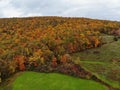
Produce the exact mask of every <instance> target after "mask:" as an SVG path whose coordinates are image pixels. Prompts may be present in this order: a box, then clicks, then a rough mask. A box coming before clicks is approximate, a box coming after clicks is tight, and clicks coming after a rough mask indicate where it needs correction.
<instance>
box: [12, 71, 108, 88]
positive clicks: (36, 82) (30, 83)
mask: <svg viewBox="0 0 120 90" xmlns="http://www.w3.org/2000/svg"><path fill="white" fill-rule="evenodd" d="M12 90H108V88H107V87H106V86H104V85H101V84H100V83H98V82H95V81H92V80H84V79H80V78H75V77H71V76H67V75H63V74H58V73H36V72H23V73H22V74H21V75H20V76H19V77H17V78H16V80H15V81H14V82H13V84H12Z"/></svg>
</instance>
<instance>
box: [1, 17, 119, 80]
mask: <svg viewBox="0 0 120 90" xmlns="http://www.w3.org/2000/svg"><path fill="white" fill-rule="evenodd" d="M119 28H120V23H119V22H115V21H114V22H112V21H106V20H93V19H87V18H62V17H31V18H7V19H6V18H3V19H0V73H1V78H2V79H3V80H4V79H5V78H7V77H9V76H10V75H11V74H13V73H15V72H17V71H24V70H34V68H35V67H41V66H42V65H48V66H49V65H50V66H51V67H53V68H55V67H57V66H58V65H60V64H63V63H67V62H70V60H71V57H70V54H71V53H75V52H79V51H83V50H86V49H89V48H95V47H99V46H100V45H102V39H101V37H100V35H101V33H104V34H113V32H114V31H116V30H118V29H119Z"/></svg>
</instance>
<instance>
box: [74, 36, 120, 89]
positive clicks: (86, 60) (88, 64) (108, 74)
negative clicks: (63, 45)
mask: <svg viewBox="0 0 120 90" xmlns="http://www.w3.org/2000/svg"><path fill="white" fill-rule="evenodd" d="M104 39H105V40H104V41H105V42H107V44H105V45H103V46H101V47H99V48H94V49H90V50H87V51H84V52H79V53H75V54H73V55H72V57H73V61H74V62H75V63H77V64H81V65H82V66H83V67H84V68H85V69H87V70H89V71H90V72H92V73H94V74H95V75H97V76H98V77H99V78H100V79H102V80H103V81H105V82H107V83H108V84H110V85H111V86H113V87H116V88H120V40H118V41H114V42H113V36H104ZM95 51H97V52H99V53H94V52H95ZM113 60H114V61H113Z"/></svg>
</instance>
